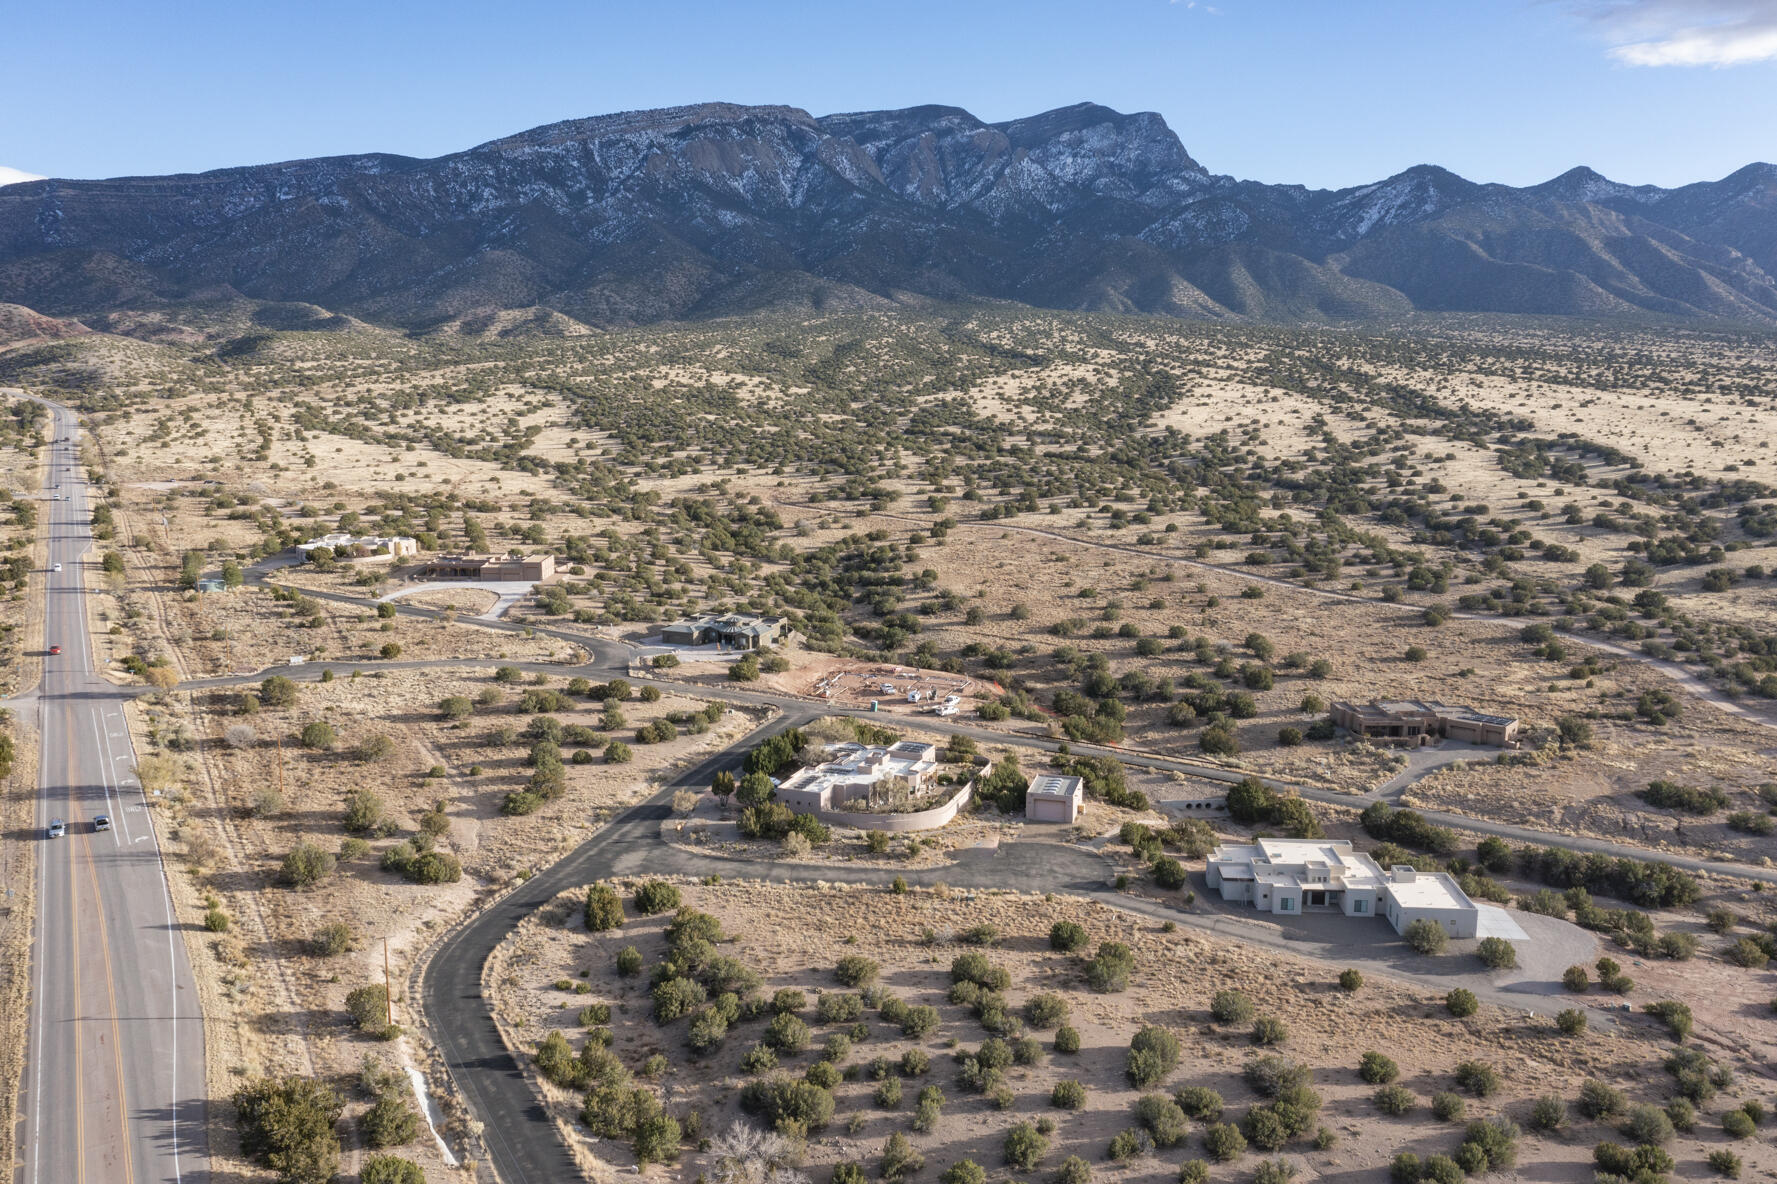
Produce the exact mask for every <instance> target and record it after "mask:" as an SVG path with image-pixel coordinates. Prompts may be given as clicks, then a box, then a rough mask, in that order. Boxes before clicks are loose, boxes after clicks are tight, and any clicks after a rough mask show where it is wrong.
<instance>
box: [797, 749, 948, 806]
mask: <svg viewBox="0 0 1777 1184" xmlns="http://www.w3.org/2000/svg"><path fill="white" fill-rule="evenodd" d="M826 751H827V753H828V754H829V755H830V756H831V758H832V759H830V760H827V761H824V762H822V763H821V764H818V765H810V766H809V767H807V768H804V769H798V770H796V771H795V772H794V773H792V774H790V775H789V776H788V777H786V778H785V779H784V780H783V781H782V782H781V783H780V784H779V785H778V787H777V800H778V801H780V802H782V803H783V804H784V805H786V806H788V807H789V808H790V809H791V810H794V811H796V812H797V813H799V814H807V813H810V812H811V811H815V810H836V809H839V808H841V807H843V806H844V805H845V803H847V802H855V801H858V800H859V799H868V798H870V797H871V796H872V795H873V794H874V793H875V792H876V791H877V790H878V788H879V787H881V786H882V785H883V783H884V782H887V781H890V780H892V779H895V778H899V779H900V780H902V781H905V782H906V783H907V788H908V789H909V790H911V791H914V792H918V791H920V790H922V789H924V788H925V787H926V784H927V782H928V781H930V780H931V777H932V774H933V772H934V771H936V769H937V768H938V746H937V745H935V744H922V743H920V742H919V741H917V740H902V741H900V742H899V743H897V744H888V745H882V744H856V743H851V742H847V743H845V744H832V745H828V746H827V749H826Z"/></svg>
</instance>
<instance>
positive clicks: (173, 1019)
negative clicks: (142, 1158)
mask: <svg viewBox="0 0 1777 1184" xmlns="http://www.w3.org/2000/svg"><path fill="white" fill-rule="evenodd" d="M83 595H84V592H83ZM120 714H121V712H120ZM124 743H125V744H126V745H128V744H130V741H129V739H128V738H127V737H126V738H125V739H124ZM104 745H105V755H106V756H111V755H112V753H111V740H110V738H109V737H106V738H105V739H104ZM134 753H135V749H134V746H133V745H131V747H130V753H129V754H128V755H130V756H133V755H134ZM136 792H137V793H138V794H140V795H141V798H142V807H143V809H144V810H146V809H147V808H148V795H147V793H146V792H145V791H144V790H143V789H142V783H141V779H140V778H137V780H136ZM122 799H123V787H122V782H121V780H120V781H119V785H118V800H119V801H120V802H121V801H122ZM143 838H152V839H153V840H154V858H155V860H156V861H157V862H158V863H159V864H160V893H161V895H160V904H161V913H162V915H163V916H164V917H165V918H166V923H167V925H166V929H167V989H168V990H169V991H170V992H171V993H172V994H171V1003H172V1006H171V1007H170V1008H169V1010H168V1012H167V1015H168V1017H169V1022H170V1024H171V1026H172V1042H171V1044H169V1045H168V1054H169V1055H168V1057H167V1064H168V1066H169V1068H170V1070H171V1073H172V1084H171V1090H172V1098H171V1099H170V1104H169V1105H168V1107H167V1113H168V1114H169V1115H170V1116H171V1117H172V1123H173V1137H172V1147H173V1180H174V1184H178V1182H179V1181H180V1180H181V1179H182V1178H183V1177H182V1176H181V1175H180V1171H179V953H178V945H177V940H178V932H177V930H175V928H174V926H173V889H172V886H171V885H170V884H168V883H167V859H166V855H165V854H164V853H163V852H162V851H161V849H160V834H159V832H158V831H156V830H155V827H154V816H153V815H152V814H151V815H149V817H148V834H147V835H144V836H143Z"/></svg>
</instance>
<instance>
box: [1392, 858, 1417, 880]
mask: <svg viewBox="0 0 1777 1184" xmlns="http://www.w3.org/2000/svg"><path fill="white" fill-rule="evenodd" d="M1388 878H1389V879H1391V880H1393V881H1394V882H1395V883H1397V884H1411V883H1412V882H1413V881H1414V880H1417V879H1418V878H1419V871H1418V869H1417V868H1414V867H1412V866H1410V865H1408V864H1404V863H1400V864H1396V865H1395V866H1394V867H1392V868H1390V869H1388Z"/></svg>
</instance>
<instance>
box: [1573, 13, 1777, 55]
mask: <svg viewBox="0 0 1777 1184" xmlns="http://www.w3.org/2000/svg"><path fill="white" fill-rule="evenodd" d="M1575 7H1576V8H1577V9H1578V10H1579V12H1580V13H1581V14H1582V15H1584V16H1586V17H1587V18H1588V19H1590V20H1591V21H1592V22H1593V23H1594V24H1595V25H1596V26H1597V28H1598V30H1599V32H1600V34H1601V35H1602V36H1603V38H1604V39H1605V40H1606V41H1608V42H1610V46H1611V47H1610V50H1609V53H1610V56H1611V57H1613V58H1615V59H1616V60H1617V61H1619V62H1622V63H1624V64H1625V65H1630V66H1717V67H1720V66H1742V65H1746V64H1748V63H1750V62H1768V61H1772V60H1777V0H1580V2H1579V3H1577V4H1576V5H1575Z"/></svg>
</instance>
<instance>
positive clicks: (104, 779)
mask: <svg viewBox="0 0 1777 1184" xmlns="http://www.w3.org/2000/svg"><path fill="white" fill-rule="evenodd" d="M99 715H100V713H99V712H96V711H95V712H94V713H93V714H92V715H91V717H89V718H91V720H92V724H93V738H94V739H95V740H97V741H98V743H96V744H94V745H93V754H94V755H95V756H96V755H98V750H99V749H100V748H104V750H105V755H106V756H110V755H111V742H110V741H109V740H107V739H106V738H105V736H104V734H103V730H102V729H101V728H100V727H99ZM114 775H115V770H107V769H106V768H105V762H104V761H100V762H99V784H100V785H101V786H102V787H103V788H104V790H105V813H107V814H110V813H112V809H111V779H112V777H113V776H114ZM116 814H117V818H116V820H115V821H114V822H113V823H112V825H111V844H112V846H114V847H121V846H123V843H122V841H121V840H119V839H118V837H117V828H118V827H120V826H122V827H124V828H125V837H128V824H127V823H125V822H124V811H123V786H121V785H119V786H118V787H117V810H116ZM134 841H135V840H133V839H132V840H131V842H134Z"/></svg>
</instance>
